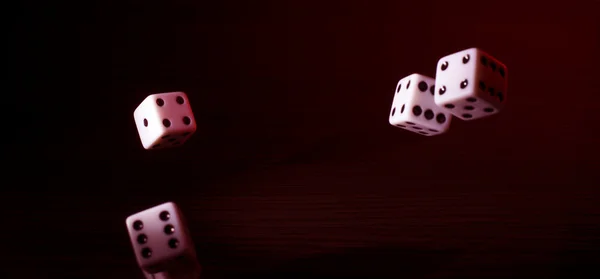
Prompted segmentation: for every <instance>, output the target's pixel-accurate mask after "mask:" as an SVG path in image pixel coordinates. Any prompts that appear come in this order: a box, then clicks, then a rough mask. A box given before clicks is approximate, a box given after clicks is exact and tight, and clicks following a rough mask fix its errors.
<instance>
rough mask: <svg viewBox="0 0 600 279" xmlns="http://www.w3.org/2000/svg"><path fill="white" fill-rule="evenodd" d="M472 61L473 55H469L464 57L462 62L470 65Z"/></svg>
mask: <svg viewBox="0 0 600 279" xmlns="http://www.w3.org/2000/svg"><path fill="white" fill-rule="evenodd" d="M470 60H471V55H468V54H467V55H465V56H463V59H462V62H463V64H467V63H469V61H470Z"/></svg>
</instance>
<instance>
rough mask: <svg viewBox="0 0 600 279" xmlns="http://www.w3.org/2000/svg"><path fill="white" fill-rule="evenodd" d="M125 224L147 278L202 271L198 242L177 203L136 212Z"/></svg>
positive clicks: (167, 203)
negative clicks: (193, 239)
mask: <svg viewBox="0 0 600 279" xmlns="http://www.w3.org/2000/svg"><path fill="white" fill-rule="evenodd" d="M125 224H126V225H127V230H128V232H129V239H130V241H131V245H132V247H133V251H134V253H135V256H136V259H137V263H138V265H139V267H140V268H141V269H142V270H143V272H144V274H145V275H146V277H148V276H149V275H150V274H156V273H165V272H166V273H178V272H179V273H181V272H182V271H186V274H190V273H192V272H196V270H199V264H198V261H197V258H196V250H195V248H194V243H193V241H192V238H191V235H190V232H189V230H188V227H187V225H186V221H185V219H184V217H183V214H182V213H181V210H180V209H179V207H178V206H177V205H176V204H175V203H173V202H166V203H163V204H160V205H157V206H154V207H152V208H149V209H146V210H144V211H141V212H138V213H135V214H133V215H131V216H129V217H127V219H126V220H125ZM188 271H189V272H188ZM179 277H182V276H179Z"/></svg>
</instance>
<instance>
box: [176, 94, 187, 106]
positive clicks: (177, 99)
mask: <svg viewBox="0 0 600 279" xmlns="http://www.w3.org/2000/svg"><path fill="white" fill-rule="evenodd" d="M175 102H177V103H178V104H180V105H183V103H184V102H185V100H184V99H183V97H181V96H177V98H175Z"/></svg>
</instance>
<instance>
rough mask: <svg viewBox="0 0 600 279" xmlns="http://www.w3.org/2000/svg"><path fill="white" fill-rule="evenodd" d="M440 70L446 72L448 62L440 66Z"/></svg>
mask: <svg viewBox="0 0 600 279" xmlns="http://www.w3.org/2000/svg"><path fill="white" fill-rule="evenodd" d="M440 69H441V70H442V71H445V70H446V69H448V61H444V63H442V65H441V66H440Z"/></svg>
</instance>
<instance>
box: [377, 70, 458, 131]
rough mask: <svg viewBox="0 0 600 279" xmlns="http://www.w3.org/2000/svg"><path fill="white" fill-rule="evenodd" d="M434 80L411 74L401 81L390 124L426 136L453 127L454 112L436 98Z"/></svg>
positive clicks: (397, 89)
mask: <svg viewBox="0 0 600 279" xmlns="http://www.w3.org/2000/svg"><path fill="white" fill-rule="evenodd" d="M434 86H435V80H434V79H433V78H431V77H428V76H424V75H420V74H412V75H409V76H407V77H404V78H402V79H400V81H398V84H397V85H396V92H395V93H394V100H393V102H392V111H391V112H390V117H389V122H390V124H392V125H394V126H396V127H400V128H402V129H405V130H409V131H411V132H414V133H418V134H421V135H425V136H433V135H439V134H442V133H444V132H446V131H447V130H448V129H449V127H450V122H451V120H452V115H451V114H449V113H447V112H446V111H444V110H442V109H440V108H439V107H438V106H437V105H436V104H435V102H434V100H433V99H434V98H433V92H434Z"/></svg>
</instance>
